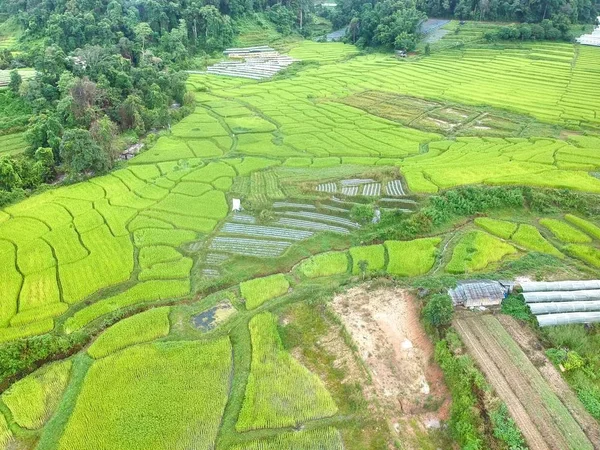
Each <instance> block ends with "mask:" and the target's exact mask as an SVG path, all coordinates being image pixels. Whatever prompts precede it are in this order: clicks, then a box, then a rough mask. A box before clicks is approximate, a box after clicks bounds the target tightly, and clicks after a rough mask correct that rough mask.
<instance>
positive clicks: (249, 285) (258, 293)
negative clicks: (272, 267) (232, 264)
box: [240, 273, 290, 309]
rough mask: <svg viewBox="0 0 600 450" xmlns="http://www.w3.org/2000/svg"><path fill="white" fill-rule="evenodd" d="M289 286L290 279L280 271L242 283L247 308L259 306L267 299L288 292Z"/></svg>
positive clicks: (241, 289) (241, 288) (241, 287)
mask: <svg viewBox="0 0 600 450" xmlns="http://www.w3.org/2000/svg"><path fill="white" fill-rule="evenodd" d="M289 288H290V283H289V281H288V280H287V278H286V277H285V276H284V275H283V274H280V273H279V274H276V275H271V276H268V277H264V278H256V279H254V280H249V281H244V282H243V283H240V291H241V293H242V297H243V298H244V299H245V300H246V309H254V308H258V307H259V306H260V305H262V304H263V303H264V302H266V301H267V300H271V299H272V298H275V297H280V296H282V295H283V294H285V293H287V291H288V289H289Z"/></svg>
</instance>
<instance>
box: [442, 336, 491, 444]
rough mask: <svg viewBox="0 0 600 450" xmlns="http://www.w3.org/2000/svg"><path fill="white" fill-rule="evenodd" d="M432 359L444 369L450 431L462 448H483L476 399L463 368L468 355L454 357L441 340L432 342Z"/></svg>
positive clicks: (467, 373)
mask: <svg viewBox="0 0 600 450" xmlns="http://www.w3.org/2000/svg"><path fill="white" fill-rule="evenodd" d="M435 360H436V361H437V362H438V364H439V365H440V367H441V368H442V370H443V372H444V380H445V381H446V385H447V386H448V389H449V390H450V393H451V394H452V406H451V407H450V421H449V426H450V432H451V433H452V436H453V437H454V438H455V439H456V440H457V442H458V443H459V445H460V446H461V447H462V448H463V449H469V450H478V449H481V448H483V442H484V439H483V436H482V435H481V432H480V431H479V430H480V429H481V427H480V425H481V419H480V418H479V415H478V414H477V413H476V405H477V399H476V397H475V395H474V394H473V391H472V389H471V386H472V374H470V373H469V371H468V370H467V369H466V368H467V367H468V364H466V362H469V360H468V356H460V357H455V356H454V355H453V354H452V353H451V352H450V350H449V349H448V343H447V342H446V341H445V340H441V341H438V342H437V343H436V345H435Z"/></svg>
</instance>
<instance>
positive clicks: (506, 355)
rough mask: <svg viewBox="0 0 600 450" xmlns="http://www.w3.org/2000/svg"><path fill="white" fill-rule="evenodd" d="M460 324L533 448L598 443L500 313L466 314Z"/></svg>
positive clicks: (478, 361)
mask: <svg viewBox="0 0 600 450" xmlns="http://www.w3.org/2000/svg"><path fill="white" fill-rule="evenodd" d="M455 327H456V329H457V330H458V332H459V334H460V335H461V337H462V339H463V340H464V342H465V344H466V345H467V348H468V349H469V352H470V353H471V354H472V355H473V356H474V357H475V359H476V361H477V363H478V364H479V366H480V367H481V369H482V370H483V372H484V373H485V375H486V377H487V378H488V380H489V382H490V383H491V384H492V386H493V387H494V389H495V390H496V391H497V393H498V395H499V396H500V398H501V399H502V400H503V401H504V402H505V403H506V405H507V407H508V410H509V412H510V414H511V415H512V417H513V418H514V420H515V422H516V423H517V425H518V426H519V428H520V429H521V431H522V433H523V436H524V437H525V439H526V440H527V443H528V445H529V446H530V448H531V449H561V450H562V449H577V450H580V449H590V450H591V449H593V446H592V444H591V443H590V441H589V440H588V438H587V437H586V436H585V434H584V433H583V431H582V430H581V428H580V426H579V425H578V424H577V422H576V421H575V420H574V419H573V416H572V415H571V414H570V413H569V411H568V410H567V408H565V406H564V404H563V403H562V402H561V401H560V400H559V399H558V397H557V396H556V395H555V394H554V392H552V390H551V389H550V387H549V386H548V384H547V383H546V381H545V380H544V379H543V377H542V376H541V375H540V373H539V372H538V370H537V369H536V368H535V366H533V364H532V363H531V362H530V361H529V360H528V359H527V356H526V355H525V354H524V353H523V352H522V351H521V349H520V348H519V347H518V346H517V344H516V343H515V342H514V341H513V340H512V338H511V337H510V335H508V333H506V331H505V330H504V329H503V328H502V325H501V324H500V323H499V322H498V320H497V319H496V318H495V317H493V316H490V315H469V316H467V315H465V316H463V317H462V318H459V319H457V320H456V321H455Z"/></svg>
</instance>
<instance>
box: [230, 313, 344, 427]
mask: <svg viewBox="0 0 600 450" xmlns="http://www.w3.org/2000/svg"><path fill="white" fill-rule="evenodd" d="M249 328H250V337H251V342H252V362H251V366H250V375H249V376H248V384H247V385H246V393H245V395H244V402H243V404H242V409H241V411H240V415H239V418H238V421H237V424H236V430H238V431H248V430H255V429H260V428H282V427H291V426H299V425H301V424H302V423H303V422H306V421H308V420H312V419H318V418H321V417H328V416H332V415H333V414H335V413H336V411H337V407H336V406H335V403H334V401H333V399H332V398H331V396H330V395H329V393H328V392H327V389H326V388H325V386H324V385H323V383H322V382H321V380H320V379H319V377H318V376H317V375H315V374H313V373H311V372H310V371H309V370H308V369H306V368H305V367H304V366H302V365H301V364H300V363H299V362H298V361H296V360H295V359H294V358H293V357H292V356H291V355H290V354H289V353H288V352H287V351H285V350H284V348H283V344H282V342H281V338H280V337H279V334H278V333H277V318H276V317H275V316H274V315H273V314H271V313H261V314H257V315H256V316H254V317H253V318H252V319H251V320H250V323H249Z"/></svg>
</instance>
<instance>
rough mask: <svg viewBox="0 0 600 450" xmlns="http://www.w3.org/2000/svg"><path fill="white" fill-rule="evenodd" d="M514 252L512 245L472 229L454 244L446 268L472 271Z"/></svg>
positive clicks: (454, 271) (483, 267)
mask: <svg viewBox="0 0 600 450" xmlns="http://www.w3.org/2000/svg"><path fill="white" fill-rule="evenodd" d="M516 252H517V250H516V249H515V248H514V247H513V246H512V245H510V244H507V243H506V242H502V241H501V240H500V239H498V238H496V237H494V236H491V235H489V234H487V233H484V232H482V231H472V232H470V233H468V234H466V235H464V236H463V237H462V238H461V239H460V241H459V242H458V244H456V246H455V247H454V251H453V252H452V259H451V260H450V262H449V263H448V265H447V266H446V270H447V271H448V272H450V273H464V272H474V271H477V270H481V269H485V268H486V267H487V266H488V265H489V264H491V263H494V262H497V261H500V260H501V259H502V258H504V257H505V256H506V255H510V254H512V253H516Z"/></svg>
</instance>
